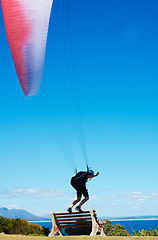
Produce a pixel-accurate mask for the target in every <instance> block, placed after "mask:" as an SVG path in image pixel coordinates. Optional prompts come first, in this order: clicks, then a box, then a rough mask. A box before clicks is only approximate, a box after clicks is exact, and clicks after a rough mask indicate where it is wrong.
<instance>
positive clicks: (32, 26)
mask: <svg viewBox="0 0 158 240" xmlns="http://www.w3.org/2000/svg"><path fill="white" fill-rule="evenodd" d="M52 2H53V0H33V1H32V0H1V5H2V10H3V18H4V24H5V28H6V33H7V38H8V42H9V45H10V50H11V53H12V57H13V60H14V65H15V69H16V72H17V75H18V78H19V82H20V84H21V87H22V90H23V92H24V94H25V96H32V95H35V94H36V93H37V91H38V89H39V87H40V83H41V80H42V74H43V65H44V57H45V48H46V41H47V32H48V25H49V18H50V12H51V7H52Z"/></svg>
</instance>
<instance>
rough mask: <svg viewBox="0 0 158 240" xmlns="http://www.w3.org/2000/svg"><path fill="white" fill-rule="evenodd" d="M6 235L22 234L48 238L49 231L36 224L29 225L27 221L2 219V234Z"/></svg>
mask: <svg viewBox="0 0 158 240" xmlns="http://www.w3.org/2000/svg"><path fill="white" fill-rule="evenodd" d="M2 232H4V233H5V234H22V235H36V236H48V234H49V230H48V229H47V228H44V227H41V226H40V225H38V224H36V223H33V224H31V223H29V222H28V221H27V220H25V219H19V218H15V219H9V218H3V217H0V233H2Z"/></svg>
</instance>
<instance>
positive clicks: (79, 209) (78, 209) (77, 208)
mask: <svg viewBox="0 0 158 240" xmlns="http://www.w3.org/2000/svg"><path fill="white" fill-rule="evenodd" d="M75 210H77V211H79V212H83V211H82V210H81V208H80V207H79V206H77V207H76V208H75Z"/></svg>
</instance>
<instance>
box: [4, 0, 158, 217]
mask: <svg viewBox="0 0 158 240" xmlns="http://www.w3.org/2000/svg"><path fill="white" fill-rule="evenodd" d="M157 10H158V3H157V2H156V1H155V0H151V1H150V2H149V1H141V0H137V1H136V0H132V1H123V0H120V1H116V0H112V1H105V0H99V1H98V2H96V1H93V0H91V1H90V0H87V1H86V2H85V1H84V0H80V1H79V2H78V1H75V5H72V1H69V0H54V4H53V8H52V13H51V20H50V27H49V34H48V41H47V50H46V58H45V65H44V73H43V79H42V83H41V87H40V90H39V92H38V93H37V94H36V95H35V96H33V97H28V98H26V97H25V96H24V94H23V92H22V90H21V87H20V84H19V81H18V78H17V76H16V72H15V69H14V64H13V60H12V57H11V53H10V49H9V46H8V42H7V38H6V34H5V29H4V23H3V17H2V10H1V9H0V32H1V37H0V51H1V55H0V56H1V57H0V79H1V81H0V83H1V87H0V109H1V111H0V160H1V174H0V202H1V204H0V207H4V206H5V207H8V208H22V209H25V210H27V211H30V212H32V213H34V214H37V215H44V214H48V213H50V212H51V211H65V210H66V209H67V207H68V206H69V205H70V204H71V202H72V200H73V199H74V198H75V191H74V190H73V189H72V187H71V186H70V184H69V181H70V178H71V176H72V175H73V170H72V168H71V166H70V165H69V163H68V161H67V159H66V158H65V156H64V154H63V152H62V150H61V148H60V147H59V145H58V143H57V142H59V144H60V145H62V147H63V146H64V145H63V142H62V140H61V139H62V137H63V136H65V137H64V142H65V143H66V144H67V145H68V149H69V152H70V154H71V159H73V160H74V161H75V162H76V165H77V167H78V170H85V161H84V158H83V156H82V152H81V150H82V148H81V147H80V144H79V143H78V138H77V135H76V133H75V130H73V129H74V128H75V123H74V117H75V118H76V115H77V114H74V105H73V104H74V102H73V94H76V93H75V92H74V87H73V85H72V84H71V83H72V82H73V83H74V79H75V80H76V81H77V85H78V86H77V91H78V97H79V103H80V111H81V118H82V123H83V127H84V138H85V143H86V149H87V156H88V161H89V165H90V166H91V167H92V169H94V171H95V172H97V171H99V172H100V175H99V176H98V177H97V178H95V179H93V180H92V181H90V182H88V183H87V187H88V189H89V193H90V197H91V199H90V201H89V202H87V203H86V205H85V206H84V207H83V209H84V210H87V209H90V208H92V207H93V208H95V209H96V210H97V212H98V214H99V216H131V215H156V214H157V215H158V188H157V169H158V161H157V159H158V150H157V143H158V94H157V92H158V81H157V79H158V44H157V42H158V31H157V29H158V16H157ZM68 13H69V14H68ZM75 96H76V95H75ZM48 122H49V124H48ZM71 127H72V128H71ZM50 128H51V129H50ZM60 131H61V132H60ZM54 135H55V136H56V138H57V140H56V139H55V136H54ZM63 148H64V149H65V146H64V147H63Z"/></svg>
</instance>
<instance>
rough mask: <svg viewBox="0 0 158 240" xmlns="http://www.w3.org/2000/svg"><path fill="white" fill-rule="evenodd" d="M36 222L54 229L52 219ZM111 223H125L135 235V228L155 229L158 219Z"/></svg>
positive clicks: (112, 222) (126, 227)
mask: <svg viewBox="0 0 158 240" xmlns="http://www.w3.org/2000/svg"><path fill="white" fill-rule="evenodd" d="M34 223H38V224H39V225H41V226H42V227H45V228H49V230H50V231H51V229H52V222H51V221H48V222H47V221H45V222H42V221H41V222H34ZM111 224H112V225H115V224H120V225H125V227H124V229H126V230H127V231H128V232H129V233H130V234H131V235H133V230H134V231H136V230H142V229H146V230H150V229H152V230H153V229H154V228H155V229H156V228H157V227H158V219H152V220H151V219H150V220H146V219H143V220H142V219H141V220H118V221H115V220H114V221H113V220H112V221H111ZM132 229H133V230H132Z"/></svg>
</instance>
